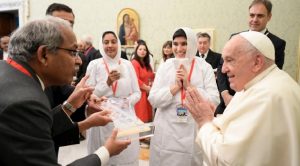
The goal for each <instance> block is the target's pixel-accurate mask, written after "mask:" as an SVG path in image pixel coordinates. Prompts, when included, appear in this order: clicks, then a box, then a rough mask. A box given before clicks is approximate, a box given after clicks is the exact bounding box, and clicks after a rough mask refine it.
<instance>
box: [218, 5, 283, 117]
mask: <svg viewBox="0 0 300 166" xmlns="http://www.w3.org/2000/svg"><path fill="white" fill-rule="evenodd" d="M272 6H273V5H272V3H271V1H269V0H253V1H252V2H251V4H250V6H249V20H248V25H249V31H256V32H260V33H262V34H265V35H266V36H267V37H268V38H269V39H270V40H271V41H272V43H273V45H274V47H275V64H276V65H277V66H278V68H279V69H282V67H283V64H284V56H285V53H284V50H285V45H286V42H285V41H284V40H282V39H280V38H279V37H277V36H275V35H274V34H272V33H271V32H269V30H268V29H267V24H268V22H269V21H270V20H271V18H272ZM236 34H238V33H235V34H232V36H234V35H236ZM222 64H223V59H221V61H220V65H219V66H218V72H217V79H218V82H217V83H218V88H219V91H220V94H221V103H220V104H219V105H218V107H217V109H216V113H215V114H222V113H223V112H224V109H225V108H226V106H227V105H228V103H229V102H230V100H231V98H232V96H233V95H234V94H235V91H234V90H232V89H231V88H230V87H229V82H228V77H227V76H226V74H224V73H222V72H221V69H222Z"/></svg>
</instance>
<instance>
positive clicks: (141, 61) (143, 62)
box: [133, 40, 152, 71]
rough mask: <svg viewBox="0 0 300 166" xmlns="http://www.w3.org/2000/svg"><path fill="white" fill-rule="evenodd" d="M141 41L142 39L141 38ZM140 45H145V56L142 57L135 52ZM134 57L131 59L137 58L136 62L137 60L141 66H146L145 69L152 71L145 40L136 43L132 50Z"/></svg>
mask: <svg viewBox="0 0 300 166" xmlns="http://www.w3.org/2000/svg"><path fill="white" fill-rule="evenodd" d="M142 41H143V40H142ZM140 46H145V47H146V52H147V53H146V56H145V57H144V58H143V59H142V58H140V57H139V56H138V54H137V50H138V48H139V47H140ZM134 55H135V56H134V57H133V59H135V60H137V61H138V62H139V64H140V65H141V66H142V67H144V66H145V67H146V69H147V70H148V71H152V68H151V65H150V52H149V49H148V47H147V44H146V42H145V41H143V42H138V45H137V47H136V48H135V50H134Z"/></svg>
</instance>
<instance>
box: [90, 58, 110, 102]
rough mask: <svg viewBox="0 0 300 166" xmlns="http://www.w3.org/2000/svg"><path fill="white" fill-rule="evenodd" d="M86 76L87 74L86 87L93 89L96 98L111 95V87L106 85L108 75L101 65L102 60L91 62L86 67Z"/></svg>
mask: <svg viewBox="0 0 300 166" xmlns="http://www.w3.org/2000/svg"><path fill="white" fill-rule="evenodd" d="M86 74H89V75H90V77H89V80H88V85H90V86H93V87H95V90H94V92H93V93H94V94H95V95H96V96H98V97H102V96H104V95H105V96H109V95H112V91H111V87H110V86H108V85H107V83H106V81H107V77H108V74H107V72H106V70H105V68H104V64H102V58H101V59H96V60H93V61H91V62H90V63H89V65H88V67H87V71H86Z"/></svg>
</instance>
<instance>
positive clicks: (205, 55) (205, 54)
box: [199, 49, 209, 59]
mask: <svg viewBox="0 0 300 166" xmlns="http://www.w3.org/2000/svg"><path fill="white" fill-rule="evenodd" d="M208 51H209V49H208V50H207V51H206V53H204V57H203V59H205V58H206V57H207V54H208ZM199 57H201V53H200V52H199Z"/></svg>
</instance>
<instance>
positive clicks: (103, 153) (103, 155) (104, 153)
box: [95, 146, 109, 165]
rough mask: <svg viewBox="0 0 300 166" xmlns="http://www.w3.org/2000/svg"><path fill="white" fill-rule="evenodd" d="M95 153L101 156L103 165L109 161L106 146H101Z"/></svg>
mask: <svg viewBox="0 0 300 166" xmlns="http://www.w3.org/2000/svg"><path fill="white" fill-rule="evenodd" d="M95 154H96V155H97V156H98V157H99V158H100V160H101V165H106V164H107V163H108V160H109V152H108V150H107V149H106V148H105V147H104V146H101V147H100V148H99V149H98V150H96V151H95Z"/></svg>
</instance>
